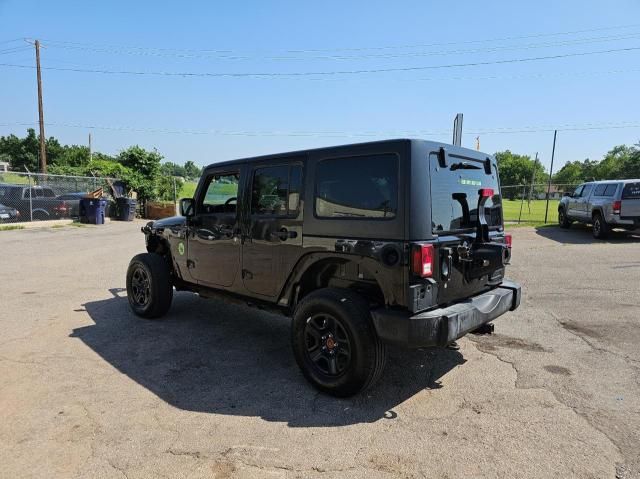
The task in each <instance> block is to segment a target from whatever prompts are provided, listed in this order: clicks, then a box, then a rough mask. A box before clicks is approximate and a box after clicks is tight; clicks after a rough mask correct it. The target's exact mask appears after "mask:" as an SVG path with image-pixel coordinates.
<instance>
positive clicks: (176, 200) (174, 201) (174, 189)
mask: <svg viewBox="0 0 640 479" xmlns="http://www.w3.org/2000/svg"><path fill="white" fill-rule="evenodd" d="M171 179H172V180H173V207H174V209H175V213H176V215H177V214H178V191H177V190H176V177H175V176H172V177H171Z"/></svg>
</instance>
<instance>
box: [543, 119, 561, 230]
mask: <svg viewBox="0 0 640 479" xmlns="http://www.w3.org/2000/svg"><path fill="white" fill-rule="evenodd" d="M557 136H558V130H553V149H552V150H551V168H550V170H549V185H548V186H547V207H546V208H545V210H544V224H547V216H548V215H549V194H550V193H551V177H552V176H553V159H554V158H555V156H556V137H557Z"/></svg>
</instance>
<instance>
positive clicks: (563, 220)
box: [558, 208, 571, 228]
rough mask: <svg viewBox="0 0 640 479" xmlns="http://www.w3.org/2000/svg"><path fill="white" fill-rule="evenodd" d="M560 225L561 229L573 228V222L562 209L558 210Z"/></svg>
mask: <svg viewBox="0 0 640 479" xmlns="http://www.w3.org/2000/svg"><path fill="white" fill-rule="evenodd" d="M558 224H559V225H560V228H570V227H571V220H570V219H569V218H568V217H567V213H566V212H565V210H564V208H560V209H559V210H558Z"/></svg>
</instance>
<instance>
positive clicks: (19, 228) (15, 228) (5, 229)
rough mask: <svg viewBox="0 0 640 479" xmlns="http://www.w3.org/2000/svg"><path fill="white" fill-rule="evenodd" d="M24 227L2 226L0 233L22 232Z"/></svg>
mask: <svg viewBox="0 0 640 479" xmlns="http://www.w3.org/2000/svg"><path fill="white" fill-rule="evenodd" d="M23 229H24V226H22V225H2V226H0V231H11V230H23Z"/></svg>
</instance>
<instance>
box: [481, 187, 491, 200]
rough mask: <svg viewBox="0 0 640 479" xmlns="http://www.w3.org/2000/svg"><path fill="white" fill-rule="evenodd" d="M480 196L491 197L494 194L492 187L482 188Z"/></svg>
mask: <svg viewBox="0 0 640 479" xmlns="http://www.w3.org/2000/svg"><path fill="white" fill-rule="evenodd" d="M479 193H480V197H481V198H491V197H492V196H493V189H492V188H480V191H479Z"/></svg>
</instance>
